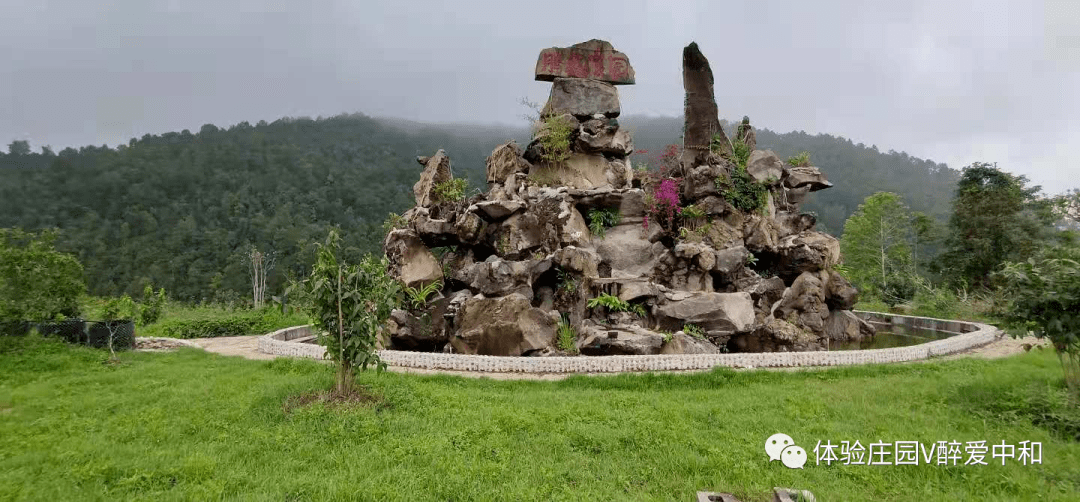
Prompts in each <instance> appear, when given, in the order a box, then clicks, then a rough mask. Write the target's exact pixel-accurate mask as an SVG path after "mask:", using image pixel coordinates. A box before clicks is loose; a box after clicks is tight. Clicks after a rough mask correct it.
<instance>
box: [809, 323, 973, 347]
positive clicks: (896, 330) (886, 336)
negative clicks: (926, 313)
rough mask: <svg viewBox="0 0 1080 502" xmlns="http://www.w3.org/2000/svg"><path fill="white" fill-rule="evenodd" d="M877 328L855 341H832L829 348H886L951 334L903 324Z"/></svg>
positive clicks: (923, 341) (904, 345) (927, 340)
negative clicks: (871, 333) (865, 337)
mask: <svg viewBox="0 0 1080 502" xmlns="http://www.w3.org/2000/svg"><path fill="white" fill-rule="evenodd" d="M887 329H888V331H886V328H881V327H879V328H878V332H877V334H876V335H874V336H872V337H870V338H867V339H865V340H861V341H857V342H844V343H836V342H833V343H832V345H831V346H830V347H829V350H867V349H887V348H890V347H907V346H908V345H918V344H920V343H926V342H932V341H934V340H941V339H944V338H948V337H950V336H953V333H946V332H942V331H935V330H932V329H921V328H910V327H908V326H904V325H895V326H891V327H889V328H887Z"/></svg>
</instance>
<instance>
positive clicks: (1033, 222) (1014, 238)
mask: <svg viewBox="0 0 1080 502" xmlns="http://www.w3.org/2000/svg"><path fill="white" fill-rule="evenodd" d="M1027 181H1028V180H1027V178H1026V177H1024V176H1016V175H1012V174H1009V173H1007V172H1004V171H1002V170H1000V169H998V168H997V164H987V163H983V162H976V163H974V164H972V165H970V166H968V167H965V168H964V171H963V175H962V176H961V178H960V182H959V183H957V187H956V197H955V199H954V200H953V213H952V216H951V217H950V219H949V233H948V236H947V238H946V241H945V248H946V249H945V252H944V253H943V254H942V256H941V258H940V260H939V264H938V266H939V267H940V268H942V269H943V270H942V271H943V272H944V273H945V275H946V276H947V277H949V278H950V279H951V280H952V281H953V282H955V283H958V284H962V285H965V286H982V287H988V286H989V285H990V284H989V279H990V274H991V273H992V272H994V271H995V270H997V269H998V268H1000V267H1001V265H1002V264H1003V263H1004V262H1005V261H1022V260H1024V259H1026V258H1027V257H1028V256H1031V253H1032V252H1034V251H1035V249H1036V248H1038V246H1039V243H1040V242H1042V241H1044V240H1045V239H1047V238H1048V237H1049V235H1048V232H1049V231H1050V228H1051V224H1052V220H1053V213H1052V211H1051V209H1052V205H1051V204H1050V201H1049V200H1047V199H1039V198H1037V194H1038V193H1039V190H1040V187H1038V186H1035V187H1027V186H1025V185H1026V184H1027Z"/></svg>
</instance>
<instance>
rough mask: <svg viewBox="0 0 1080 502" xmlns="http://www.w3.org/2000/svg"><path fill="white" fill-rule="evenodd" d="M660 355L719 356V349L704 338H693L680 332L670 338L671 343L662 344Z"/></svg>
mask: <svg viewBox="0 0 1080 502" xmlns="http://www.w3.org/2000/svg"><path fill="white" fill-rule="evenodd" d="M660 353H661V354H719V353H720V349H719V348H718V347H717V346H716V345H713V343H712V342H710V341H708V340H706V339H704V338H695V337H692V336H690V335H687V334H686V333H684V332H682V331H678V332H676V333H675V334H674V335H672V336H671V341H669V342H666V343H664V346H663V347H662V348H661V349H660Z"/></svg>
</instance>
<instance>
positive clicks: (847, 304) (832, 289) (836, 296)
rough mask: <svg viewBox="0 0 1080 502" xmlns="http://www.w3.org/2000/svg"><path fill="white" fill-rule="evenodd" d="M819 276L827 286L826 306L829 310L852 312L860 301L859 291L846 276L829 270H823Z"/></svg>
mask: <svg viewBox="0 0 1080 502" xmlns="http://www.w3.org/2000/svg"><path fill="white" fill-rule="evenodd" d="M818 274H819V275H820V276H821V282H822V283H823V284H825V304H827V305H828V306H829V310H851V309H852V308H853V307H854V306H855V303H856V302H858V301H859V290H857V289H855V286H852V285H851V283H850V282H848V280H847V279H845V278H844V276H842V275H840V274H839V273H837V272H835V271H829V270H822V271H821V272H818Z"/></svg>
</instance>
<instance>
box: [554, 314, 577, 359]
mask: <svg viewBox="0 0 1080 502" xmlns="http://www.w3.org/2000/svg"><path fill="white" fill-rule="evenodd" d="M576 342H577V332H576V331H574V327H573V326H571V325H570V319H568V318H567V316H566V314H563V316H562V320H561V321H559V335H558V338H557V339H556V344H557V345H558V346H559V349H560V350H562V351H564V352H570V353H577V343H576Z"/></svg>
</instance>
